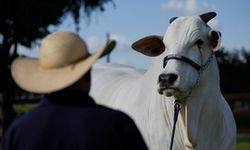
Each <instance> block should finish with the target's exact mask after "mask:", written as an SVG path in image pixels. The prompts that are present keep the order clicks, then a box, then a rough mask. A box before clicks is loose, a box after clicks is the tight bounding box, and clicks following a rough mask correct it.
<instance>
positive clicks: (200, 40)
mask: <svg viewBox="0 0 250 150" xmlns="http://www.w3.org/2000/svg"><path fill="white" fill-rule="evenodd" d="M194 44H195V45H197V46H201V45H202V44H203V41H202V39H198V40H197V41H196V42H195V43H194Z"/></svg>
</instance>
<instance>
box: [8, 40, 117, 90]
mask: <svg viewBox="0 0 250 150" xmlns="http://www.w3.org/2000/svg"><path fill="white" fill-rule="evenodd" d="M114 46H115V41H111V42H109V43H108V44H107V45H106V47H104V48H103V49H101V50H99V51H97V52H96V53H95V54H93V55H90V56H89V57H88V58H86V59H84V60H82V61H78V62H76V63H73V64H71V65H68V66H65V67H61V68H53V69H44V68H41V67H40V64H39V60H38V59H31V58H17V59H15V60H14V61H13V63H12V65H11V73H12V76H13V79H14V80H15V82H16V83H17V84H18V85H19V86H20V87H21V88H22V89H24V90H26V91H29V92H32V93H40V94H42V93H50V92H55V91H58V90H61V89H64V88H66V87H68V86H70V85H72V84H74V83H75V82H76V81H78V80H79V79H80V78H81V77H82V76H83V75H84V74H85V73H87V72H88V71H89V69H90V68H91V66H92V65H93V63H94V62H95V61H96V60H97V59H98V58H99V57H101V56H103V55H104V54H108V53H110V52H111V51H112V49H113V48H114Z"/></svg>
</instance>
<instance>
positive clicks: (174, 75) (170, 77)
mask: <svg viewBox="0 0 250 150" xmlns="http://www.w3.org/2000/svg"><path fill="white" fill-rule="evenodd" d="M167 75H168V76H169V79H168V80H169V82H170V83H174V82H175V81H176V80H177V78H178V75H176V74H173V73H170V74H167Z"/></svg>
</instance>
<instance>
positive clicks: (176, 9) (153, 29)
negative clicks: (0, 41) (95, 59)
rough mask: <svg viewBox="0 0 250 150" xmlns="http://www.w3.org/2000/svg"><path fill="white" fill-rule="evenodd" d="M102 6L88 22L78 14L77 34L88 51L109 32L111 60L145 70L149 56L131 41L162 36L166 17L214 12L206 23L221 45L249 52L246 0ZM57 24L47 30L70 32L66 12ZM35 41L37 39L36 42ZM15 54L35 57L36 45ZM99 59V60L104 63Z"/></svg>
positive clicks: (126, 0)
mask: <svg viewBox="0 0 250 150" xmlns="http://www.w3.org/2000/svg"><path fill="white" fill-rule="evenodd" d="M113 2H114V4H113V3H107V4H105V5H104V8H105V11H104V12H100V11H98V12H94V13H92V15H91V18H90V21H89V22H88V21H87V19H86V17H84V16H82V19H81V22H80V30H79V32H78V34H79V35H80V36H81V37H82V38H83V39H84V40H85V41H86V43H87V46H88V48H89V51H90V52H95V51H97V50H98V49H100V48H102V47H103V46H104V45H105V43H106V40H107V34H108V33H109V35H110V39H115V40H116V41H117V46H116V48H115V49H114V51H113V52H112V54H111V56H110V58H111V62H115V63H122V64H126V65H131V66H134V67H137V68H144V69H146V68H147V67H148V66H149V64H150V62H151V60H152V59H151V58H150V57H147V56H144V55H142V54H139V53H137V52H135V51H134V50H133V49H132V48H131V44H132V43H133V42H135V41H136V40H139V39H140V38H142V37H144V36H148V35H161V36H163V35H164V33H165V31H166V29H167V27H168V25H169V19H170V18H172V17H175V16H187V15H196V14H202V13H205V12H208V11H215V12H216V13H217V16H216V17H215V18H214V19H213V20H211V21H210V22H209V25H210V26H211V27H212V28H214V29H216V30H219V31H220V32H221V33H222V46H223V47H225V48H226V49H228V50H231V51H233V50H234V49H240V48H243V47H244V48H245V49H247V50H249V51H250V16H249V15H250V1H249V0H113ZM62 21H63V23H62V24H61V25H59V26H50V27H49V29H50V31H51V32H57V31H73V32H76V27H75V25H74V23H73V20H72V17H71V16H70V15H66V16H64V17H63V18H62ZM38 43H39V42H38ZM19 53H20V54H23V55H27V56H28V57H39V48H38V46H34V47H33V48H32V50H29V49H27V48H24V47H22V46H19ZM105 61H106V59H105V58H102V59H101V60H99V62H105Z"/></svg>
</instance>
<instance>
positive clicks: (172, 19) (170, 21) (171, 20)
mask: <svg viewBox="0 0 250 150" xmlns="http://www.w3.org/2000/svg"><path fill="white" fill-rule="evenodd" d="M177 18H178V17H173V18H171V19H170V20H169V23H172V22H173V21H174V20H175V19H177Z"/></svg>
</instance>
